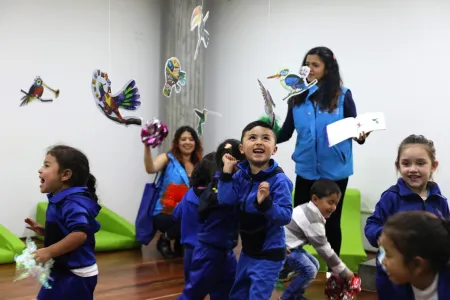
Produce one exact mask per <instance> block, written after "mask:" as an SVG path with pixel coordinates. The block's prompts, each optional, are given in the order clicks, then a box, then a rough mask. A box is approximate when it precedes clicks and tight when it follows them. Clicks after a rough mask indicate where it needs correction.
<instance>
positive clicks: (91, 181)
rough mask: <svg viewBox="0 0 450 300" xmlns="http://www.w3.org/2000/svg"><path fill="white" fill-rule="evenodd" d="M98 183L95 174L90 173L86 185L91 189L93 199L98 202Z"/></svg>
mask: <svg viewBox="0 0 450 300" xmlns="http://www.w3.org/2000/svg"><path fill="white" fill-rule="evenodd" d="M96 184H97V179H95V176H94V175H92V174H91V173H89V177H88V180H87V183H86V186H87V188H88V190H89V193H90V194H91V197H92V199H93V200H94V201H95V202H98V197H97V194H96V190H97V189H96Z"/></svg>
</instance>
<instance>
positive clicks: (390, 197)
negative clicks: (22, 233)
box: [364, 178, 450, 248]
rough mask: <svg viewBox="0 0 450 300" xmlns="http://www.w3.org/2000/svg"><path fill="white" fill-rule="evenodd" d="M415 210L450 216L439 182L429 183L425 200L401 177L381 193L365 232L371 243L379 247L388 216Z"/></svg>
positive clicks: (368, 219) (445, 216)
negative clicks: (379, 240)
mask: <svg viewBox="0 0 450 300" xmlns="http://www.w3.org/2000/svg"><path fill="white" fill-rule="evenodd" d="M414 210H424V211H428V212H431V213H433V214H434V215H436V216H440V215H442V216H443V217H444V218H448V217H450V212H449V208H448V203H447V198H445V197H444V196H442V194H441V190H440V189H439V186H438V185H437V183H434V182H430V183H429V184H428V198H427V200H425V201H424V200H423V199H422V198H421V197H420V196H419V195H418V194H416V193H414V192H413V191H411V190H410V189H409V188H408V186H407V185H406V183H405V181H404V180H403V179H402V178H399V179H398V181H397V184H396V185H394V186H392V187H391V188H389V189H388V190H387V191H385V192H384V193H383V194H382V195H381V199H380V201H378V203H377V205H376V206H375V211H374V213H373V214H372V215H371V216H370V217H369V218H367V222H366V226H365V227H364V232H365V234H366V238H367V240H368V241H369V243H370V244H371V245H372V246H373V247H377V248H378V238H379V237H380V235H381V231H382V230H383V225H384V223H385V222H386V220H387V219H388V217H390V216H392V215H394V214H396V213H398V212H404V211H414Z"/></svg>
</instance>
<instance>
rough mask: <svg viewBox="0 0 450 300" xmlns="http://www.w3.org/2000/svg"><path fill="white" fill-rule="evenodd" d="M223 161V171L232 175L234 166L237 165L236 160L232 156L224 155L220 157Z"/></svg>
mask: <svg viewBox="0 0 450 300" xmlns="http://www.w3.org/2000/svg"><path fill="white" fill-rule="evenodd" d="M222 161H223V171H224V172H225V173H233V169H234V166H236V164H237V163H238V161H237V159H236V158H234V157H233V155H231V154H228V153H225V154H224V155H223V156H222Z"/></svg>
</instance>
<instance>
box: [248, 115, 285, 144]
mask: <svg viewBox="0 0 450 300" xmlns="http://www.w3.org/2000/svg"><path fill="white" fill-rule="evenodd" d="M258 126H260V127H264V128H267V129H270V131H272V133H273V137H274V139H275V144H276V143H277V135H276V134H275V132H274V131H273V128H272V126H271V125H270V124H269V123H267V122H265V121H262V120H256V121H253V122H251V123H248V124H247V126H245V127H244V130H242V134H241V142H243V141H244V135H245V133H246V132H248V131H250V130H252V129H253V128H255V127H258Z"/></svg>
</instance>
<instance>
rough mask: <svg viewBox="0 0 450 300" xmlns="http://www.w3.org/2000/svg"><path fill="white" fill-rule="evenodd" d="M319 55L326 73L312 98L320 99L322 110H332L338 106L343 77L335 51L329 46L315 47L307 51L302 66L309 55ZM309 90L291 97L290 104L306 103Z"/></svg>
mask: <svg viewBox="0 0 450 300" xmlns="http://www.w3.org/2000/svg"><path fill="white" fill-rule="evenodd" d="M314 54H315V55H317V56H319V58H320V60H322V62H323V63H324V64H325V74H324V76H323V77H322V79H321V80H320V82H319V86H320V87H319V90H318V91H317V92H315V93H314V94H313V95H312V96H311V98H312V99H314V100H317V101H318V104H319V107H320V109H322V110H328V112H332V111H334V110H335V109H336V108H337V105H338V101H337V100H338V98H339V95H340V93H341V84H342V78H341V74H340V73H339V64H338V62H337V60H336V57H335V56H334V53H333V51H331V50H330V49H328V48H327V47H315V48H312V49H311V50H309V51H308V53H306V55H305V57H304V58H303V63H302V66H305V65H306V58H307V57H308V55H314ZM307 96H308V92H304V93H302V94H300V95H297V96H294V97H292V98H291V99H289V104H290V105H291V106H292V105H300V104H303V103H305V101H306V97H307Z"/></svg>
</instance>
